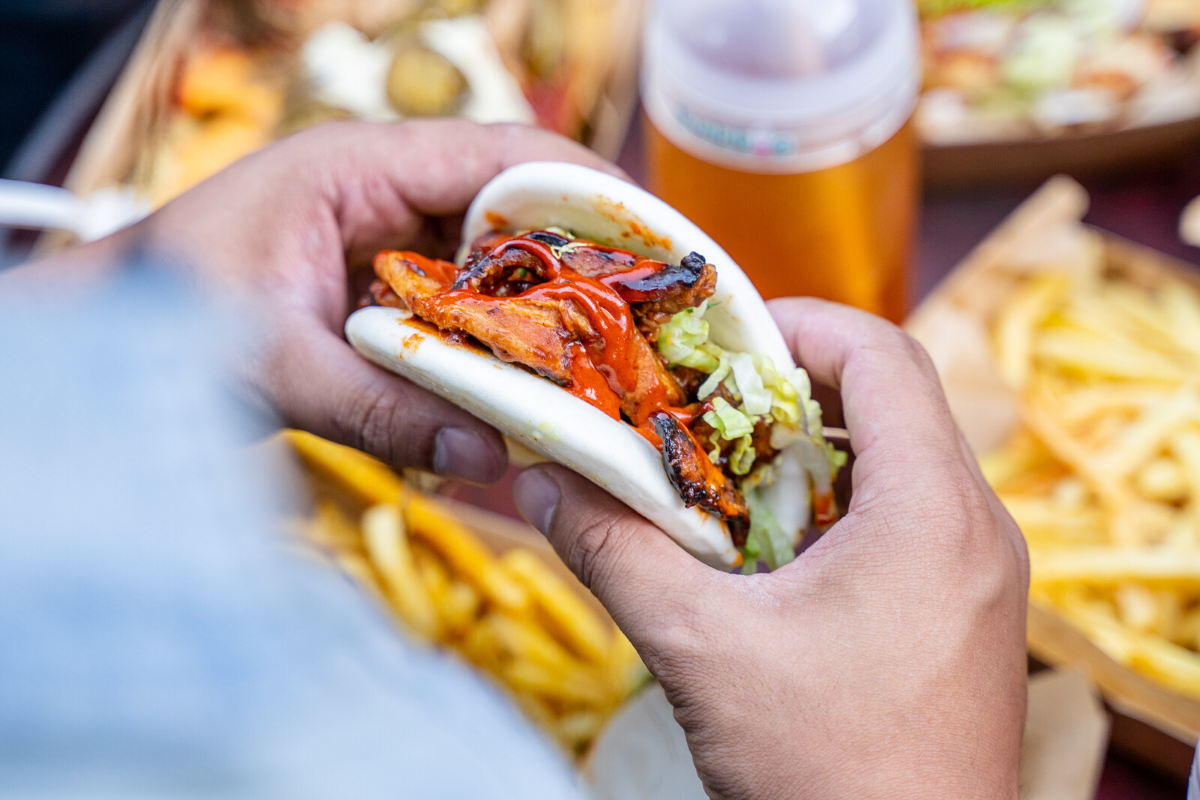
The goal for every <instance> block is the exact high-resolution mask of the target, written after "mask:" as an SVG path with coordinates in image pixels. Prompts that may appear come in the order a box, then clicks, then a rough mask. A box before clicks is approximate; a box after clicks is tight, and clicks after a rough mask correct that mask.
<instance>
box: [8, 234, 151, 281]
mask: <svg viewBox="0 0 1200 800" xmlns="http://www.w3.org/2000/svg"><path fill="white" fill-rule="evenodd" d="M141 239H142V235H141V227H140V225H135V226H133V227H131V228H126V229H124V230H121V231H118V232H116V233H114V234H112V235H111V236H106V237H105V238H103V239H99V240H97V241H94V242H89V243H87V244H83V245H79V246H77V247H71V248H67V249H65V250H60V251H58V252H55V253H51V254H49V255H46V256H42V257H40V258H34V259H32V260H30V261H27V262H25V263H23V264H20V265H18V266H15V267H12V268H11V269H7V270H5V271H3V272H0V294H10V293H13V292H42V291H46V290H48V289H54V288H57V287H62V288H68V287H79V286H81V285H86V284H88V283H90V282H95V281H99V280H102V279H103V278H105V277H106V276H108V275H111V274H112V273H113V272H115V271H116V270H118V269H120V267H121V265H122V264H125V263H128V262H129V260H130V259H131V258H135V257H136V256H137V255H138V254H139V252H140V250H141V247H140V242H141Z"/></svg>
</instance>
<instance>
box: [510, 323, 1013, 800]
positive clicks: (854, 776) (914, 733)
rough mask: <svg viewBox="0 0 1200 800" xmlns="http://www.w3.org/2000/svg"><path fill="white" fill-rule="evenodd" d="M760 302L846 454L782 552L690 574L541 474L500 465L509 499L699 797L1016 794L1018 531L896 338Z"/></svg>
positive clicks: (672, 551) (643, 537)
mask: <svg viewBox="0 0 1200 800" xmlns="http://www.w3.org/2000/svg"><path fill="white" fill-rule="evenodd" d="M771 311H772V314H773V315H774V316H775V318H776V321H777V322H778V323H779V326H780V328H781V330H782V331H783V333H784V336H785V338H786V339H787V341H788V342H789V344H790V346H791V349H792V351H793V353H795V355H796V356H797V360H798V361H799V362H800V363H802V364H803V366H805V367H806V368H807V369H808V370H809V372H810V374H811V376H812V378H813V380H814V381H815V382H819V383H823V384H826V385H829V386H832V387H834V388H835V389H838V390H839V391H840V394H841V400H842V408H843V413H844V417H845V423H846V426H847V428H848V429H849V431H850V437H851V443H852V446H853V448H854V452H855V453H856V460H855V463H854V466H853V473H852V481H853V496H852V499H851V502H850V507H849V510H848V511H847V513H846V514H845V516H844V517H843V518H842V519H841V520H840V521H839V522H838V523H837V524H835V525H834V526H833V527H831V528H830V529H829V530H828V531H827V532H826V533H825V534H824V536H823V537H821V538H820V539H819V540H818V541H817V542H816V543H815V544H813V545H812V546H811V547H810V548H809V549H808V550H806V551H805V552H803V553H802V554H801V555H800V556H799V557H797V558H796V560H795V561H793V562H791V563H789V564H787V565H786V566H784V567H782V568H781V569H778V570H776V571H775V572H773V573H770V574H760V575H754V576H742V575H735V574H727V573H723V572H720V571H717V570H713V569H710V568H708V567H706V566H704V565H703V564H701V563H700V562H699V561H696V560H695V559H693V558H692V557H691V556H689V555H687V554H686V553H685V552H684V551H683V550H681V549H680V548H679V547H677V546H676V545H675V544H674V543H673V542H672V541H671V540H670V539H668V538H667V537H666V536H664V535H663V534H662V533H661V532H660V531H658V530H657V529H656V528H654V527H653V526H652V525H650V523H648V522H646V521H645V520H644V519H642V518H641V517H639V516H637V515H636V514H634V513H633V512H632V511H630V510H629V509H628V508H627V507H625V506H624V505H622V504H620V503H619V502H618V501H616V500H614V499H613V498H611V497H609V496H608V495H606V494H605V493H604V492H603V491H601V490H600V489H598V488H597V487H595V486H594V485H592V484H591V483H589V482H588V481H586V480H584V479H583V478H581V477H579V476H577V475H575V474H574V473H572V472H569V471H567V470H566V469H563V468H562V467H556V466H549V465H543V466H537V467H533V468H531V469H529V470H527V471H525V472H524V473H522V474H521V475H520V476H519V477H518V479H517V482H516V485H515V487H514V489H515V494H516V501H517V505H518V507H519V508H520V509H521V511H522V513H523V514H524V515H525V517H526V518H527V519H528V520H529V521H530V522H531V523H533V524H534V525H535V526H537V527H538V528H539V529H541V530H542V531H543V532H544V533H546V535H547V536H548V537H549V539H550V541H551V542H552V543H553V545H554V547H555V549H556V550H557V551H558V553H559V554H560V555H561V556H562V557H563V559H564V560H565V561H566V563H567V564H568V566H570V567H571V569H572V570H574V572H575V573H576V574H577V575H578V576H579V578H580V579H581V580H582V581H583V582H584V584H585V585H587V586H588V587H589V588H590V589H591V590H592V591H593V592H594V593H595V594H596V596H597V597H598V598H599V599H600V601H601V602H602V603H603V604H604V605H605V607H607V608H608V610H609V611H610V612H611V613H612V616H613V618H614V619H615V620H616V622H617V624H618V625H620V627H621V629H622V630H623V631H624V632H625V633H626V635H628V637H629V639H630V640H631V641H632V642H633V643H634V645H635V646H636V647H637V649H638V651H639V652H640V653H641V655H642V657H643V659H644V660H645V662H646V665H647V666H648V667H649V668H650V670H651V672H653V673H654V674H655V676H656V677H657V678H658V680H659V681H660V682H661V684H662V686H663V688H664V690H665V691H666V694H667V697H668V699H669V700H670V701H671V704H672V705H673V706H674V708H675V717H676V719H677V720H678V721H679V723H680V724H681V725H682V726H683V729H684V731H685V732H686V733H687V738H688V744H689V746H690V748H691V751H692V755H693V757H694V760H695V763H696V768H697V770H698V772H699V774H700V777H701V779H702V780H703V782H704V785H705V788H706V789H707V791H708V792H709V794H710V796H712V797H714V798H773V799H775V798H788V797H803V798H806V799H807V800H815V799H817V798H855V799H856V800H858V799H860V798H868V797H887V798H906V797H914V798H915V797H921V798H925V797H955V798H966V797H971V798H1016V796H1017V754H1018V749H1019V746H1020V740H1021V734H1022V730H1023V723H1024V713H1025V699H1026V690H1025V673H1026V660H1025V597H1026V592H1027V588H1028V561H1027V556H1026V552H1025V544H1024V540H1023V539H1022V537H1021V533H1020V531H1019V530H1018V529H1017V526H1016V524H1015V523H1014V522H1013V521H1012V518H1011V517H1010V516H1009V515H1008V513H1007V512H1006V511H1005V510H1004V508H1003V506H1002V505H1001V504H1000V502H999V500H998V499H997V498H996V496H995V495H994V494H993V492H992V491H991V489H990V488H989V487H988V485H987V483H986V482H985V481H984V478H983V476H982V474H981V473H980V471H979V469H978V466H977V465H976V462H975V459H974V457H973V456H972V454H971V452H970V450H969V449H968V448H967V445H966V443H965V441H964V440H963V438H962V436H961V434H960V433H959V432H958V429H957V428H956V426H955V424H954V421H953V419H952V418H951V416H950V411H949V408H948V406H947V405H946V400H945V397H944V395H943V393H942V389H941V386H940V384H939V382H938V378H937V374H936V373H935V371H934V368H933V365H932V363H931V362H930V360H929V358H928V356H927V355H926V354H925V352H924V350H923V349H922V348H921V347H920V345H918V344H917V343H916V342H915V341H914V340H913V339H912V338H911V337H909V336H908V335H907V334H904V333H903V332H902V331H900V330H899V329H898V328H896V327H895V326H893V325H891V324H889V323H887V322H884V321H883V320H881V319H879V318H877V317H873V316H871V315H869V314H866V313H864V312H861V311H856V310H854V309H850V308H846V307H843V306H838V305H834V304H832V303H826V302H823V301H820V300H812V299H790V300H780V301H775V302H773V303H772V304H771Z"/></svg>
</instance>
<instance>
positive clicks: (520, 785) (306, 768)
mask: <svg viewBox="0 0 1200 800" xmlns="http://www.w3.org/2000/svg"><path fill="white" fill-rule="evenodd" d="M245 317H246V315H245V314H232V315H230V314H222V313H221V312H218V311H214V310H211V309H203V308H200V307H199V306H198V305H197V303H195V302H194V300H193V299H192V298H191V297H190V296H189V293H188V292H187V290H186V289H185V288H184V287H181V286H180V285H178V284H176V283H173V282H172V281H171V280H169V279H167V278H164V277H163V276H162V275H161V274H159V273H156V272H155V271H154V270H152V269H146V268H141V269H132V270H130V271H129V272H127V273H126V274H124V275H122V276H121V277H120V279H118V280H116V281H114V283H113V284H112V285H111V286H109V287H107V288H106V289H105V290H104V291H102V292H99V293H96V292H93V293H91V294H90V295H89V296H88V297H87V298H83V297H79V298H74V299H72V298H66V299H63V298H61V297H57V298H54V299H53V300H52V301H51V300H46V301H45V302H44V303H31V302H29V299H28V298H25V299H24V302H23V303H21V304H19V305H16V304H12V303H9V304H6V303H5V302H4V299H3V298H0V386H3V391H0V642H3V646H0V797H30V796H37V797H82V796H89V797H100V796H104V797H135V796H136V797H141V796H160V797H166V796H173V797H185V796H186V797H193V796H195V797H209V796H213V797H216V796H220V797H223V798H239V797H246V798H250V797H254V798H275V797H278V798H289V800H303V799H304V798H331V797H340V798H374V797H389V798H396V797H406V798H535V799H536V798H543V797H546V798H548V797H554V798H573V797H580V796H582V792H581V789H580V786H579V783H578V779H577V777H576V773H575V772H574V770H573V769H572V768H571V767H570V765H569V764H568V763H567V761H566V760H565V758H564V757H563V756H562V755H561V754H559V753H558V752H557V751H556V750H555V749H553V748H552V747H551V746H550V745H549V744H548V743H547V742H546V741H545V740H544V739H543V738H542V737H541V736H540V735H539V734H538V733H537V732H536V731H535V730H533V729H532V727H531V726H530V725H529V724H528V723H527V722H526V721H525V720H524V719H523V718H522V717H521V716H520V715H519V714H518V713H517V712H516V711H515V710H514V708H513V707H512V705H511V704H510V703H508V702H507V701H506V700H505V699H504V698H503V697H502V696H500V694H499V692H498V691H497V690H495V689H494V688H492V687H491V686H490V685H488V684H486V683H484V682H483V681H481V680H479V679H478V678H477V677H476V676H474V675H473V674H472V673H471V672H470V670H469V669H467V668H466V667H464V666H463V665H461V664H459V663H458V662H456V661H454V660H452V659H451V658H449V657H446V656H443V655H441V654H439V653H436V652H431V651H427V650H422V649H419V648H418V647H416V646H412V645H409V644H406V643H405V641H404V640H403V638H402V637H401V636H400V635H398V633H397V631H396V629H395V628H394V626H393V625H392V624H391V622H390V621H389V620H388V619H386V618H385V617H384V615H383V614H381V613H380V612H379V611H378V610H377V609H376V608H375V607H374V605H373V604H372V603H371V602H370V601H368V600H367V599H365V598H364V597H363V596H362V594H361V593H360V592H358V591H357V590H356V589H355V588H354V587H353V586H351V585H350V584H349V583H348V582H347V581H345V580H344V579H342V578H341V577H340V576H339V575H338V574H337V573H335V572H333V571H332V570H330V569H328V568H326V567H325V566H323V565H321V564H320V563H318V562H316V561H315V560H312V559H308V558H306V557H304V556H302V555H298V554H296V553H295V551H294V549H291V548H289V547H287V543H286V542H285V541H284V539H283V537H282V536H281V535H280V534H278V533H276V526H277V524H278V521H279V518H280V513H281V507H282V506H284V505H285V504H286V503H287V498H288V491H289V490H288V488H287V487H286V486H285V485H284V483H283V482H282V481H280V480H279V479H278V477H277V474H275V473H273V472H272V471H270V470H264V469H263V468H262V467H261V466H258V467H255V466H254V465H253V464H252V463H251V462H250V461H248V460H247V457H246V455H245V452H246V449H245V448H244V447H243V445H244V444H245V443H246V442H248V441H251V440H253V439H254V437H255V436H256V435H257V434H258V433H261V432H262V431H263V430H266V429H267V428H268V423H267V422H264V421H263V420H255V419H254V418H253V417H252V416H251V415H250V414H249V413H248V412H247V411H246V409H244V408H241V407H239V406H238V403H237V401H236V399H235V394H234V393H233V392H232V391H230V390H229V388H228V386H229V383H228V375H229V374H230V371H229V369H228V368H229V364H230V354H231V353H232V352H233V350H234V348H235V347H236V346H237V341H235V340H234V339H235V338H236V337H229V336H226V335H223V334H218V331H230V330H233V329H236V327H237V326H236V325H231V324H229V323H230V321H231V320H232V319H239V318H240V319H245Z"/></svg>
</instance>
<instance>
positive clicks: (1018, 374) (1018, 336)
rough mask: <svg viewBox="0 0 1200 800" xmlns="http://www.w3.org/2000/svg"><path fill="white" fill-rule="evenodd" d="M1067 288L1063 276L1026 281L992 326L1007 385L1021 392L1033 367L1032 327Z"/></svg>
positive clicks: (1002, 372)
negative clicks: (994, 328) (994, 326)
mask: <svg viewBox="0 0 1200 800" xmlns="http://www.w3.org/2000/svg"><path fill="white" fill-rule="evenodd" d="M1069 287H1070V279H1069V278H1068V277H1067V276H1065V275H1053V274H1052V275H1045V276H1043V277H1040V278H1038V279H1035V280H1032V281H1030V282H1029V285H1028V286H1026V287H1025V288H1024V289H1022V290H1021V291H1019V292H1018V293H1017V295H1016V297H1014V298H1013V299H1012V300H1011V301H1010V302H1009V304H1008V306H1007V308H1006V309H1005V310H1004V313H1003V314H1002V315H1001V318H1000V321H999V322H998V323H997V325H996V350H997V354H998V356H999V361H1000V373H1001V375H1003V376H1004V379H1005V380H1006V381H1007V382H1008V383H1009V385H1010V386H1012V387H1014V388H1016V389H1023V388H1024V387H1025V384H1026V383H1027V382H1028V380H1029V374H1030V371H1031V370H1032V368H1033V363H1032V359H1031V358H1030V354H1031V353H1032V352H1033V347H1034V339H1035V332H1036V327H1037V326H1039V325H1040V324H1041V323H1042V322H1043V321H1045V319H1046V317H1048V316H1049V315H1050V313H1051V312H1052V311H1053V310H1054V307H1055V306H1057V305H1058V304H1059V303H1060V302H1061V300H1062V297H1063V295H1064V294H1066V292H1067V290H1068V288H1069Z"/></svg>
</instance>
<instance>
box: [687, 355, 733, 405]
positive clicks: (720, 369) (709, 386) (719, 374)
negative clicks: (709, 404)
mask: <svg viewBox="0 0 1200 800" xmlns="http://www.w3.org/2000/svg"><path fill="white" fill-rule="evenodd" d="M730 368H731V367H730V363H729V358H728V356H726V355H725V353H721V357H720V359H718V361H717V368H716V369H715V370H713V372H712V374H711V375H709V376H708V377H707V378H706V379H705V381H704V383H702V384H700V388H699V389H698V390H697V391H696V396H697V397H699V398H700V399H701V400H707V399H708V396H709V395H711V394H712V393H713V392H715V391H716V390H717V387H718V386H720V385H721V381H723V380H725V378H726V376H728V375H729V370H730Z"/></svg>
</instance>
